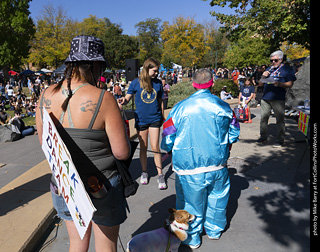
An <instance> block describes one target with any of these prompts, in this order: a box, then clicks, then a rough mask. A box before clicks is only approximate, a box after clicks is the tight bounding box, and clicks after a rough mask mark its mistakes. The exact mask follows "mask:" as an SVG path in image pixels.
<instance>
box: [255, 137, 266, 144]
mask: <svg viewBox="0 0 320 252" xmlns="http://www.w3.org/2000/svg"><path fill="white" fill-rule="evenodd" d="M266 142H267V139H265V138H262V137H260V138H259V139H258V140H257V142H256V143H257V144H264V143H266Z"/></svg>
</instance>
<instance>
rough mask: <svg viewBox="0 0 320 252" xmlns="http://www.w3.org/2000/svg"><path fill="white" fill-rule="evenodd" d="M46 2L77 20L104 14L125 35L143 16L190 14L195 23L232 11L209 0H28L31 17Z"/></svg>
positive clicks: (166, 17) (169, 18)
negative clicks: (214, 13)
mask: <svg viewBox="0 0 320 252" xmlns="http://www.w3.org/2000/svg"><path fill="white" fill-rule="evenodd" d="M50 3H51V4H52V5H53V6H62V7H63V8H64V9H65V10H66V13H67V15H68V16H69V17H70V18H72V19H75V20H78V21H82V19H84V18H87V17H89V15H90V14H91V15H96V16H97V17H98V18H103V17H107V18H109V19H110V20H111V22H113V23H117V24H120V25H121V27H122V29H123V33H124V34H128V35H135V34H136V29H135V28H134V25H135V24H137V23H139V22H140V21H145V20H146V19H147V18H160V19H161V20H162V21H169V22H170V23H172V21H173V20H174V18H176V17H177V16H183V17H193V18H194V19H195V20H196V21H197V22H198V23H203V22H210V21H211V20H213V19H214V18H213V17H212V16H211V15H210V13H209V12H210V11H213V10H215V11H217V12H222V13H225V14H230V13H232V10H231V9H229V8H220V7H215V8H213V7H211V6H210V0H208V1H206V2H203V1H201V0H162V1H150V0H116V1H115V0H32V1H31V2H30V9H29V10H30V12H31V17H32V18H33V19H34V20H35V21H36V20H37V17H40V15H41V10H42V9H43V6H45V5H47V4H50ZM217 24H218V23H217Z"/></svg>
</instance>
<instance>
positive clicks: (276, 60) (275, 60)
mask: <svg viewBox="0 0 320 252" xmlns="http://www.w3.org/2000/svg"><path fill="white" fill-rule="evenodd" d="M273 61H274V62H276V63H278V61H279V60H278V59H271V60H270V62H271V63H272V62H273Z"/></svg>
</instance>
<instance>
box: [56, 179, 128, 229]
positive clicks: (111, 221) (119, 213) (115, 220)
mask: <svg viewBox="0 0 320 252" xmlns="http://www.w3.org/2000/svg"><path fill="white" fill-rule="evenodd" d="M104 186H105V187H106V188H107V189H108V193H107V195H106V196H105V197H103V198H101V199H96V198H93V197H92V196H91V195H90V193H88V195H89V196H90V198H91V200H92V203H93V205H94V206H95V208H96V209H97V211H96V212H95V213H94V215H93V218H92V221H93V222H94V223H96V224H97V225H103V226H116V225H120V224H121V223H123V222H124V221H125V220H126V219H127V212H126V208H127V200H126V198H125V196H124V194H123V186H122V183H121V177H120V176H119V175H115V176H113V177H112V178H111V179H109V180H107V181H106V182H105V183H104ZM50 189H51V196H52V202H53V206H54V208H55V209H56V211H57V215H58V216H59V217H60V218H61V219H63V220H69V221H72V216H71V214H70V212H69V210H68V207H67V204H66V203H65V201H64V199H63V197H62V195H58V194H56V193H55V192H53V191H52V188H50Z"/></svg>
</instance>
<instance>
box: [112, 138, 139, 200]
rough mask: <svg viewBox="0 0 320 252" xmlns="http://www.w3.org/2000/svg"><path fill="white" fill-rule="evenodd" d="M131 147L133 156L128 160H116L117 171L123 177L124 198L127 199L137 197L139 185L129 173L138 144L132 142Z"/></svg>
mask: <svg viewBox="0 0 320 252" xmlns="http://www.w3.org/2000/svg"><path fill="white" fill-rule="evenodd" d="M130 145H131V154H130V156H129V158H128V159H127V160H118V159H116V164H117V169H118V172H119V174H120V176H121V181H122V184H123V187H124V196H125V197H126V198H128V197H130V196H132V195H135V194H136V192H137V190H138V187H139V184H138V183H137V182H136V181H135V180H133V179H132V177H131V174H130V172H129V167H130V164H131V161H132V157H133V154H134V152H135V150H136V149H137V146H138V142H134V141H130Z"/></svg>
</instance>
